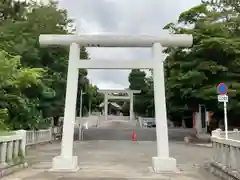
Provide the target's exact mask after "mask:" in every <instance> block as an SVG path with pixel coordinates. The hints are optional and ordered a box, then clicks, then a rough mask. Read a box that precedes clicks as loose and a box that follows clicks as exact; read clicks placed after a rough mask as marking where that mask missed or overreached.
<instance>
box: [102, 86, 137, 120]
mask: <svg viewBox="0 0 240 180" xmlns="http://www.w3.org/2000/svg"><path fill="white" fill-rule="evenodd" d="M98 92H100V93H104V118H105V120H107V119H108V100H110V99H129V100H130V109H129V113H130V120H131V121H132V120H134V110H133V94H137V93H140V92H141V91H140V90H131V89H121V90H107V89H103V90H98ZM113 93H121V94H127V95H128V96H119V95H118V96H115V95H113Z"/></svg>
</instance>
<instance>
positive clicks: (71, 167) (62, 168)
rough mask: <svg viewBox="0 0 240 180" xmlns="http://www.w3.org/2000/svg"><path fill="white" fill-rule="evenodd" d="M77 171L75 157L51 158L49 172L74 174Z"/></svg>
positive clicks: (76, 159) (76, 158)
mask: <svg viewBox="0 0 240 180" xmlns="http://www.w3.org/2000/svg"><path fill="white" fill-rule="evenodd" d="M78 170H79V167H78V157H77V156H70V157H63V156H61V155H60V156H56V157H54V158H53V161H52V169H50V171H56V172H76V171H78Z"/></svg>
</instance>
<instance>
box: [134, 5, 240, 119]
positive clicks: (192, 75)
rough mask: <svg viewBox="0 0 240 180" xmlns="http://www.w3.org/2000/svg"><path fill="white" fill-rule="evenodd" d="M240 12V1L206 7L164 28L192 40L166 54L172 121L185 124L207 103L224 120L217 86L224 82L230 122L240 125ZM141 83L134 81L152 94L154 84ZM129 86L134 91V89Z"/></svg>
mask: <svg viewBox="0 0 240 180" xmlns="http://www.w3.org/2000/svg"><path fill="white" fill-rule="evenodd" d="M239 13H240V4H239V3H238V1H229V2H227V1H226V2H221V3H215V4H213V3H202V4H200V5H198V6H195V7H193V8H191V9H189V10H187V11H185V12H183V13H181V14H180V15H179V19H178V22H177V23H169V24H167V25H166V26H165V29H168V30H169V32H171V33H175V34H179V33H183V34H192V35H193V37H194V42H193V46H192V47H190V48H179V47H177V48H176V47H171V48H167V49H166V51H165V53H167V54H168V56H167V59H166V61H165V82H166V99H167V109H168V115H169V116H171V117H177V116H178V117H180V118H179V119H181V118H182V117H183V116H184V113H186V112H187V111H192V110H194V109H195V108H197V106H198V105H199V104H203V105H205V106H206V107H207V109H208V110H210V111H213V112H214V115H215V117H216V118H218V119H219V118H220V119H221V118H222V116H223V111H222V108H223V105H222V104H221V103H217V85H218V84H219V83H221V82H223V83H225V84H226V85H227V86H228V87H229V98H230V99H229V103H228V111H229V113H228V114H229V119H230V121H231V122H232V123H234V120H237V117H238V116H239V111H238V109H239V108H240V103H239V102H240V101H239V100H240V89H239V88H240V63H239V62H240V16H239ZM130 76H132V73H131V74H130ZM131 79H133V77H131ZM143 79H145V81H144V80H143ZM143 79H142V80H141V82H140V81H139V80H138V78H137V77H136V80H134V81H135V83H137V82H139V83H138V85H143V86H146V88H147V89H150V87H151V90H150V91H152V89H153V88H152V87H153V85H150V86H148V85H146V78H143ZM131 81H133V80H131ZM131 81H130V83H131V85H130V88H131V87H133V88H134V87H136V85H133V84H134V83H133V82H131ZM156 81H157V80H156ZM144 83H145V84H144ZM152 97H153V96H152ZM139 99H140V97H139ZM144 99H145V96H141V100H142V101H141V103H142V104H144V103H145V101H144ZM139 104H140V102H139ZM144 106H145V107H146V108H147V107H148V106H147V105H144ZM152 107H154V106H152Z"/></svg>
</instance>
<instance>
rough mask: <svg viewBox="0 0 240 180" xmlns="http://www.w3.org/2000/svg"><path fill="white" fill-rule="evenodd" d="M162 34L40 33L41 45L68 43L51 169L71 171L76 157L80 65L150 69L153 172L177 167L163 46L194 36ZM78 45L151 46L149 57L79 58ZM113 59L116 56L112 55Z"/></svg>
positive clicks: (187, 42) (180, 43)
mask: <svg viewBox="0 0 240 180" xmlns="http://www.w3.org/2000/svg"><path fill="white" fill-rule="evenodd" d="M163 34H164V36H122V35H121V36H116V35H80V36H78V35H56V34H55V35H54V34H48V35H46V34H45V35H40V37H39V42H40V44H41V45H65V46H70V52H69V62H68V73H67V89H66V100H65V111H64V124H63V136H62V148H61V154H60V156H56V157H54V158H53V164H52V170H56V171H59V170H60V171H61V170H62V171H74V170H77V169H78V158H77V157H76V156H73V133H74V123H75V116H76V99H77V86H78V73H79V68H83V69H153V79H154V101H155V119H156V135H157V156H156V157H153V158H152V166H153V169H154V170H155V171H156V172H161V171H168V172H169V171H173V172H174V171H176V170H177V165H176V159H174V158H171V157H169V143H168V127H167V114H166V100H165V83H164V64H163V62H164V60H165V55H164V54H163V52H162V51H163V47H169V46H175V47H176V46H181V47H189V46H191V45H192V42H193V37H192V36H191V35H184V34H166V33H163ZM80 46H84V47H142V48H149V47H151V48H152V54H153V58H152V61H151V60H148V61H146V60H129V61H121V60H120V59H116V60H106V59H105V60H101V59H99V60H79V59H80ZM114 59H115V58H114Z"/></svg>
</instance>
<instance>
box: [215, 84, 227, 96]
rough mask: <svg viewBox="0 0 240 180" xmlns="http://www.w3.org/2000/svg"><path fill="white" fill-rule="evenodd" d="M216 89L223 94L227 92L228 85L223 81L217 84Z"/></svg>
mask: <svg viewBox="0 0 240 180" xmlns="http://www.w3.org/2000/svg"><path fill="white" fill-rule="evenodd" d="M217 91H218V93H219V94H220V95H225V94H227V93H228V87H227V86H226V84H224V83H220V84H218V86H217Z"/></svg>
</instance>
